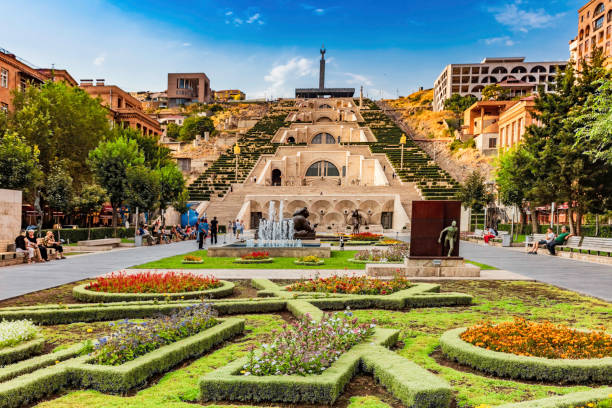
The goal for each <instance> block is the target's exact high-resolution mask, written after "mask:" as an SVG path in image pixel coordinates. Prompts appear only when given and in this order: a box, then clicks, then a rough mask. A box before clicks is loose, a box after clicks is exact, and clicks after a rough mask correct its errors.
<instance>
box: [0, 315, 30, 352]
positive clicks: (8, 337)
mask: <svg viewBox="0 0 612 408" xmlns="http://www.w3.org/2000/svg"><path fill="white" fill-rule="evenodd" d="M39 333H40V330H39V328H38V327H36V326H35V325H34V323H32V321H30V320H15V321H6V320H3V321H1V322H0V349H2V348H4V347H14V346H16V345H18V344H20V343H23V342H24V341H28V340H32V339H33V338H35V337H37V336H38V335H39Z"/></svg>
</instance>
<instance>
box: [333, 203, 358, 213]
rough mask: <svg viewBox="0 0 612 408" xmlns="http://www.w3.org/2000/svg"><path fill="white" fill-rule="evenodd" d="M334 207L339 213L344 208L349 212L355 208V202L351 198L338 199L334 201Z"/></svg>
mask: <svg viewBox="0 0 612 408" xmlns="http://www.w3.org/2000/svg"><path fill="white" fill-rule="evenodd" d="M334 208H335V210H336V211H338V212H339V213H341V214H344V210H346V211H348V213H349V214H350V213H351V212H352V211H353V210H354V209H355V208H357V204H355V203H354V202H353V201H351V200H340V201H338V202H337V203H336V205H335V206H334Z"/></svg>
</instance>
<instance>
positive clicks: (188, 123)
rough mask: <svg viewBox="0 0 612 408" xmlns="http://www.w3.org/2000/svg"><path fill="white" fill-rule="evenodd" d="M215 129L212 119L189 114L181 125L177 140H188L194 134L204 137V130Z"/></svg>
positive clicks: (193, 136) (191, 138)
mask: <svg viewBox="0 0 612 408" xmlns="http://www.w3.org/2000/svg"><path fill="white" fill-rule="evenodd" d="M214 130H215V125H214V123H213V121H212V120H211V119H210V118H208V117H206V116H189V117H188V118H187V119H185V121H184V122H183V126H181V130H180V136H179V140H182V141H183V142H189V141H190V140H194V139H195V138H196V135H200V136H202V137H204V133H205V132H209V133H212V132H213V131H214Z"/></svg>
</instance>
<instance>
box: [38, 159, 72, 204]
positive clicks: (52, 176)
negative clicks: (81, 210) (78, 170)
mask: <svg viewBox="0 0 612 408" xmlns="http://www.w3.org/2000/svg"><path fill="white" fill-rule="evenodd" d="M44 190H45V191H44V197H45V200H47V203H49V207H51V208H52V209H54V210H59V211H63V212H64V213H67V212H70V210H72V207H73V204H74V190H73V187H72V177H70V173H69V172H68V170H67V169H66V167H65V165H64V163H62V162H56V163H54V164H53V165H52V167H51V172H50V173H49V174H48V175H47V181H46V183H45V187H44Z"/></svg>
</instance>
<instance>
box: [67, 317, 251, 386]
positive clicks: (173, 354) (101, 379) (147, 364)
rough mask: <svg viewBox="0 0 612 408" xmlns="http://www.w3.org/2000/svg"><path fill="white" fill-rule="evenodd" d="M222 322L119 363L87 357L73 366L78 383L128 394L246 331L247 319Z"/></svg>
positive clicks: (73, 373)
mask: <svg viewBox="0 0 612 408" xmlns="http://www.w3.org/2000/svg"><path fill="white" fill-rule="evenodd" d="M219 320H220V323H219V324H217V325H215V326H213V327H211V328H208V329H206V330H204V331H202V332H201V333H198V334H196V335H194V336H191V337H188V338H186V339H182V340H179V341H177V342H175V343H172V344H169V345H167V346H164V347H161V348H159V349H157V350H154V351H152V352H150V353H147V354H146V355H144V356H141V357H138V358H137V359H135V360H132V361H129V362H127V363H125V364H121V365H119V366H104V365H97V364H90V363H91V361H92V358H91V357H90V356H86V357H84V358H79V359H77V360H76V361H75V362H74V363H73V364H71V365H70V368H69V370H70V372H71V374H72V376H73V377H74V381H75V384H77V385H78V386H80V387H81V388H83V389H95V390H98V391H102V392H108V393H114V394H119V393H125V392H127V391H129V390H130V389H132V388H134V387H137V386H139V385H142V384H145V383H146V381H147V379H149V378H151V377H152V376H154V375H156V374H158V373H163V372H166V371H168V370H169V369H170V368H172V367H174V366H175V365H177V364H179V363H181V362H183V361H185V360H187V359H189V358H192V357H197V356H200V355H202V354H203V353H205V352H206V351H208V350H210V349H211V348H213V347H214V346H215V345H217V344H219V343H222V342H223V341H225V340H227V339H229V338H231V337H233V336H235V335H237V334H240V333H243V332H244V320H242V319H236V318H229V319H219Z"/></svg>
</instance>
